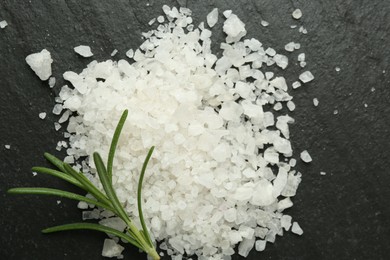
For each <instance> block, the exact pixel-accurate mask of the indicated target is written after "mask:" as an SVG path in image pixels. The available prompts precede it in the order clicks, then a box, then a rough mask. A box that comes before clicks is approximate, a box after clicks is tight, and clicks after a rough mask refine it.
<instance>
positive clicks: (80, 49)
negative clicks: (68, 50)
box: [73, 45, 93, 58]
mask: <svg viewBox="0 0 390 260" xmlns="http://www.w3.org/2000/svg"><path fill="white" fill-rule="evenodd" d="M73 49H74V51H75V52H76V53H77V54H79V55H80V56H83V57H85V58H88V57H92V56H93V53H92V51H91V47H89V46H86V45H79V46H77V47H74V48H73Z"/></svg>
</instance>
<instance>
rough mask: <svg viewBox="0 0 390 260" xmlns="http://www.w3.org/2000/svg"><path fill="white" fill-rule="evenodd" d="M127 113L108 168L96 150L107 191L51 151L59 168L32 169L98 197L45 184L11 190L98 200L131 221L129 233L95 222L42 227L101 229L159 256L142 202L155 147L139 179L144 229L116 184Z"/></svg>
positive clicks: (117, 132) (116, 135)
mask: <svg viewBox="0 0 390 260" xmlns="http://www.w3.org/2000/svg"><path fill="white" fill-rule="evenodd" d="M127 114H128V111H127V110H125V111H124V112H123V114H122V116H121V118H120V120H119V123H118V125H117V127H116V129H115V132H114V136H113V138H112V141H111V146H110V151H109V154H108V160H107V168H106V166H105V165H104V163H103V160H102V158H101V156H100V155H99V154H98V153H96V152H95V153H94V154H93V159H94V162H95V165H96V170H97V173H98V175H99V179H100V182H101V183H102V186H103V190H104V192H102V191H100V190H99V189H98V188H97V187H95V186H94V185H93V184H92V183H91V182H90V181H89V180H88V179H87V178H86V177H85V176H84V175H83V174H82V173H81V172H78V171H76V170H75V169H73V168H72V167H71V166H70V165H69V164H67V163H64V162H62V161H61V160H59V159H58V158H56V157H55V156H53V155H51V154H49V153H45V154H44V156H45V158H46V159H47V160H48V161H49V162H50V163H52V164H53V165H54V166H56V167H57V168H58V169H57V170H53V169H50V168H45V167H33V168H32V170H33V171H35V172H39V173H44V174H48V175H52V176H54V177H57V178H60V179H63V180H64V181H67V182H69V183H71V184H73V185H75V186H77V187H79V188H81V189H83V190H84V191H86V192H87V193H89V194H91V195H92V196H93V197H94V198H95V200H94V199H90V198H88V197H85V196H82V195H79V194H76V193H72V192H68V191H63V190H58V189H51V188H41V187H31V188H30V187H28V188H25V187H24V188H12V189H9V190H8V193H11V194H39V195H54V196H60V197H64V198H69V199H73V200H78V201H84V202H87V203H89V204H94V205H96V206H97V207H100V208H104V209H106V210H110V211H112V212H113V213H114V214H115V215H116V216H118V217H119V218H121V219H122V220H123V221H124V222H125V223H126V225H127V228H126V233H123V232H120V231H118V230H116V229H113V228H110V227H106V226H103V225H100V224H94V223H72V224H66V225H60V226H55V227H50V228H46V229H44V230H42V232H43V233H53V232H59V231H67V230H78V229H88V230H95V231H100V232H104V233H106V234H111V235H115V236H118V237H120V238H122V239H124V240H125V241H127V242H129V243H130V244H132V245H134V246H136V247H138V248H139V249H141V250H142V251H144V252H145V253H147V254H149V255H150V256H151V257H152V258H153V259H155V260H158V259H160V256H159V255H158V253H157V251H156V249H155V248H154V245H153V242H152V240H151V237H150V234H149V231H148V229H147V227H146V224H145V220H144V216H143V212H142V204H141V203H142V197H141V191H142V182H143V179H144V175H145V171H146V167H147V165H148V162H149V160H150V157H151V156H152V153H153V150H154V147H151V148H150V150H149V152H148V154H147V156H146V158H145V161H144V164H143V166H142V170H141V173H140V177H139V182H138V190H137V201H138V212H139V218H140V222H141V229H138V228H137V227H136V226H135V224H134V222H133V221H132V220H131V219H130V218H129V216H128V215H127V214H126V211H125V209H124V208H123V206H122V205H121V203H120V202H119V200H118V197H117V195H116V193H115V190H114V187H113V185H112V167H113V162H114V155H115V151H116V148H117V144H118V140H119V136H120V133H121V131H122V128H123V125H124V123H125V121H126V118H127Z"/></svg>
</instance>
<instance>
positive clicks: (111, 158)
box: [107, 109, 128, 182]
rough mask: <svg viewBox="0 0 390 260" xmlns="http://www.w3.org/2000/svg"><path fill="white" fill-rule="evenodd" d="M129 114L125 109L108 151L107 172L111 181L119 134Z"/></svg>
mask: <svg viewBox="0 0 390 260" xmlns="http://www.w3.org/2000/svg"><path fill="white" fill-rule="evenodd" d="M127 114H128V110H127V109H126V110H125V111H123V113H122V116H121V118H120V120H119V122H118V125H117V126H116V128H115V132H114V136H113V137H112V141H111V146H110V151H109V153H108V159H107V174H108V178H109V180H110V181H111V182H112V165H113V163H114V156H115V151H116V147H117V145H118V141H119V136H120V134H121V131H122V128H123V126H124V124H125V122H126V118H127Z"/></svg>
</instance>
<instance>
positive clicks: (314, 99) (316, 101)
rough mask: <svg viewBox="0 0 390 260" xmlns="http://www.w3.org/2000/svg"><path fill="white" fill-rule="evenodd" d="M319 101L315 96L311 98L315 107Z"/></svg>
mask: <svg viewBox="0 0 390 260" xmlns="http://www.w3.org/2000/svg"><path fill="white" fill-rule="evenodd" d="M319 103H320V102H319V101H318V99H317V98H313V105H314V106H315V107H316V106H318V104H319Z"/></svg>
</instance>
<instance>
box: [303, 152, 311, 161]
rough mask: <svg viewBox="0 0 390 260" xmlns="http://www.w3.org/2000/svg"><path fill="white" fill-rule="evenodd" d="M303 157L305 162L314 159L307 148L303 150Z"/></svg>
mask: <svg viewBox="0 0 390 260" xmlns="http://www.w3.org/2000/svg"><path fill="white" fill-rule="evenodd" d="M301 159H302V161H304V162H305V163H309V162H311V161H312V158H311V156H310V154H309V152H308V151H307V150H304V151H302V152H301Z"/></svg>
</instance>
